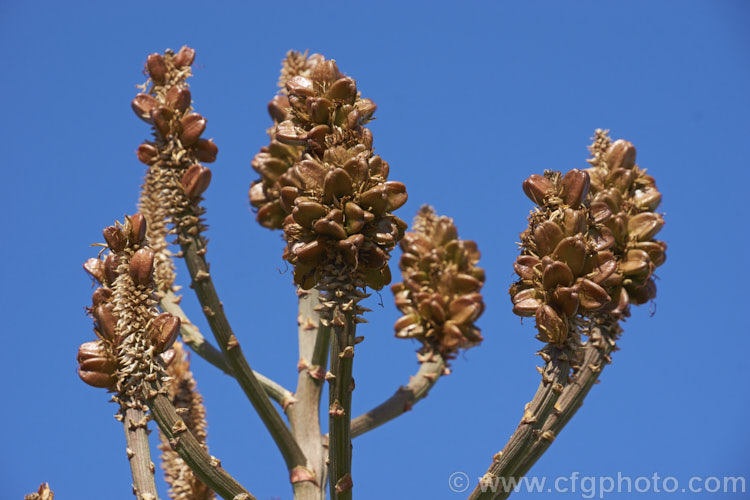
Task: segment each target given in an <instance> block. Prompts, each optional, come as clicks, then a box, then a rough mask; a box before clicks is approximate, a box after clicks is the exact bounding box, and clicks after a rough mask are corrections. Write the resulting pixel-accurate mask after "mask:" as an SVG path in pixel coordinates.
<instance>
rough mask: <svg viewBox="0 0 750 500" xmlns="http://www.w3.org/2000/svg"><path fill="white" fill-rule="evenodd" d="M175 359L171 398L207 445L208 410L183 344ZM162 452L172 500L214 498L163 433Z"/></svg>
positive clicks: (176, 347) (170, 372)
mask: <svg viewBox="0 0 750 500" xmlns="http://www.w3.org/2000/svg"><path fill="white" fill-rule="evenodd" d="M173 352H174V360H173V361H172V363H171V364H170V365H169V367H168V368H167V374H168V375H169V377H170V379H171V380H170V381H169V382H168V384H167V391H168V396H169V399H170V400H171V401H172V404H173V405H174V407H175V408H177V409H178V411H182V412H184V413H182V420H183V421H184V422H185V425H186V426H187V428H188V429H189V430H190V432H191V433H192V434H193V435H194V436H195V437H196V439H198V440H199V441H200V442H201V443H203V445H204V447H205V445H206V409H205V408H204V406H203V397H202V396H201V394H200V393H199V392H198V389H197V385H196V382H195V379H194V378H193V374H192V373H191V372H190V360H189V355H188V353H186V352H185V349H184V346H183V344H182V343H181V342H176V343H175V344H174V349H173ZM160 436H161V444H160V445H159V449H160V450H161V451H162V455H161V458H162V469H163V470H164V479H165V481H166V482H167V484H169V497H170V498H172V499H173V500H208V499H212V498H215V495H214V493H213V492H212V491H211V490H210V489H209V488H208V487H206V485H205V484H203V483H202V482H200V481H199V480H198V479H197V478H196V477H195V474H193V471H192V470H191V469H190V467H189V466H188V465H187V464H186V463H185V462H184V461H183V460H182V458H180V456H179V455H178V454H177V452H175V451H174V450H173V449H172V447H171V446H170V444H169V441H168V439H166V437H165V436H164V435H163V434H162V433H161V432H160Z"/></svg>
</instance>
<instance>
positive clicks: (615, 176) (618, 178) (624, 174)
mask: <svg viewBox="0 0 750 500" xmlns="http://www.w3.org/2000/svg"><path fill="white" fill-rule="evenodd" d="M607 184H608V185H610V186H614V187H615V188H617V189H618V190H619V191H620V192H621V193H623V194H626V193H627V192H628V191H629V190H630V186H631V185H632V184H633V171H632V170H630V169H625V168H617V169H615V170H612V171H611V173H610V174H609V176H608V177H607Z"/></svg>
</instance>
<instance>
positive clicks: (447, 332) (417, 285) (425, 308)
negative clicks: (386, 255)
mask: <svg viewBox="0 0 750 500" xmlns="http://www.w3.org/2000/svg"><path fill="white" fill-rule="evenodd" d="M401 249H402V250H403V254H402V255H401V261H400V262H399V267H400V268H401V273H402V275H403V278H404V281H403V282H401V283H397V284H395V285H393V286H392V287H391V289H392V291H393V294H394V296H395V300H396V307H398V308H399V310H400V311H401V312H402V313H403V314H404V315H403V316H402V317H401V318H399V319H398V321H396V324H395V329H396V336H397V337H401V338H416V339H418V340H419V341H420V342H421V343H422V344H423V346H424V347H425V349H426V350H428V351H429V350H435V351H437V352H439V353H440V354H441V355H443V357H445V358H451V357H455V354H456V352H458V350H459V349H467V348H469V347H472V346H475V345H477V344H479V343H480V342H481V341H482V335H481V334H480V332H479V328H477V327H476V326H475V324H474V323H475V322H476V320H477V318H479V316H480V315H481V314H482V312H483V311H484V301H483V299H482V294H481V293H480V291H481V289H482V286H483V285H484V270H483V269H482V268H480V267H477V265H476V264H477V262H478V261H479V256H480V254H479V250H478V249H477V245H476V243H475V242H473V241H471V240H461V239H459V238H458V230H457V228H456V226H455V224H454V223H453V220H452V219H450V218H448V217H441V216H438V215H437V214H436V213H435V211H434V210H433V208H432V207H429V206H423V207H422V208H421V209H420V210H419V213H418V214H417V216H416V217H415V219H414V224H413V226H412V231H411V232H408V233H406V235H405V236H404V239H403V240H401Z"/></svg>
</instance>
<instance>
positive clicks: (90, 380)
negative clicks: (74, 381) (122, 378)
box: [78, 367, 117, 389]
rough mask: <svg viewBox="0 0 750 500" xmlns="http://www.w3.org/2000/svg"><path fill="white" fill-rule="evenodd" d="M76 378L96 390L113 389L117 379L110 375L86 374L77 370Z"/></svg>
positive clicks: (86, 372) (79, 369)
mask: <svg viewBox="0 0 750 500" xmlns="http://www.w3.org/2000/svg"><path fill="white" fill-rule="evenodd" d="M78 376H79V377H80V378H81V380H83V381H84V382H86V383H87V384H88V385H90V386H92V387H96V388H98V389H109V388H111V387H114V385H115V382H117V379H116V378H115V376H114V374H112V373H100V372H88V371H84V370H81V368H80V367H79V368H78Z"/></svg>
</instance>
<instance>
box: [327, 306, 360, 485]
mask: <svg viewBox="0 0 750 500" xmlns="http://www.w3.org/2000/svg"><path fill="white" fill-rule="evenodd" d="M354 317H355V316H354V312H353V311H351V310H348V311H344V310H343V307H342V306H341V304H337V305H336V306H335V307H334V309H333V312H332V314H331V321H330V324H331V371H330V376H329V378H330V380H329V383H330V385H329V388H328V390H329V403H330V406H329V409H328V415H329V420H328V422H329V424H328V426H329V429H330V432H329V451H328V455H329V464H328V477H329V479H328V482H329V484H330V495H331V500H349V499H351V498H352V486H353V484H352V475H351V466H352V443H351V432H350V425H351V418H352V417H351V411H352V389H353V387H352V384H353V379H352V365H353V361H354V335H355V322H354Z"/></svg>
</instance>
